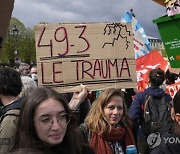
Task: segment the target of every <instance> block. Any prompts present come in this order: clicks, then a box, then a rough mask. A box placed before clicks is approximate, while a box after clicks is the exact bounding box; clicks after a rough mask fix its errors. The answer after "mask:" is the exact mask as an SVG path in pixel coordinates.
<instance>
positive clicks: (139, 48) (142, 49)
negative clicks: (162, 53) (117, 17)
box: [120, 12, 151, 59]
mask: <svg viewBox="0 0 180 154" xmlns="http://www.w3.org/2000/svg"><path fill="white" fill-rule="evenodd" d="M120 22H125V23H131V24H132V33H133V40H134V50H135V59H137V58H139V57H141V56H144V55H146V54H148V53H149V52H150V51H151V46H150V42H149V40H148V38H147V36H146V34H145V32H144V29H143V28H142V26H141V25H140V23H139V22H138V21H137V20H136V19H135V18H134V17H133V16H132V14H131V13H129V12H126V13H125V14H124V15H123V17H122V19H121V21H120Z"/></svg>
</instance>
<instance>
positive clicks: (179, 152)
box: [150, 131, 180, 154]
mask: <svg viewBox="0 0 180 154" xmlns="http://www.w3.org/2000/svg"><path fill="white" fill-rule="evenodd" d="M169 139H170V140H169ZM150 154H180V137H179V138H178V137H177V136H176V135H175V134H174V132H173V131H169V132H166V133H165V134H163V135H162V136H161V143H160V145H159V146H157V147H155V148H154V149H153V150H152V151H151V153H150Z"/></svg>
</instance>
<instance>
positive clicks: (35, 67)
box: [31, 65, 38, 84]
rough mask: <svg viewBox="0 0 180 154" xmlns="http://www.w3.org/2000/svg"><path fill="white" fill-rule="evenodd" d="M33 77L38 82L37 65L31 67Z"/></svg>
mask: <svg viewBox="0 0 180 154" xmlns="http://www.w3.org/2000/svg"><path fill="white" fill-rule="evenodd" d="M31 78H32V79H33V80H34V81H35V82H36V83H37V84H38V74H37V65H33V66H32V67H31Z"/></svg>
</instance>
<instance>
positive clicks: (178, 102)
mask: <svg viewBox="0 0 180 154" xmlns="http://www.w3.org/2000/svg"><path fill="white" fill-rule="evenodd" d="M171 117H172V119H173V121H174V126H173V127H172V129H171V130H169V131H168V132H166V133H165V134H163V136H161V143H160V145H159V146H157V147H156V148H154V149H153V150H152V151H151V154H179V153H180V142H179V141H180V90H179V91H178V92H177V93H176V95H175V97H174V99H173V107H172V109H171ZM165 139H166V140H165ZM168 139H170V140H168ZM172 140H173V141H174V142H172Z"/></svg>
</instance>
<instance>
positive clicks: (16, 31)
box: [12, 25, 19, 37]
mask: <svg viewBox="0 0 180 154" xmlns="http://www.w3.org/2000/svg"><path fill="white" fill-rule="evenodd" d="M12 32H13V36H15V37H17V36H18V34H19V30H18V29H17V27H16V25H14V27H13V29H12Z"/></svg>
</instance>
